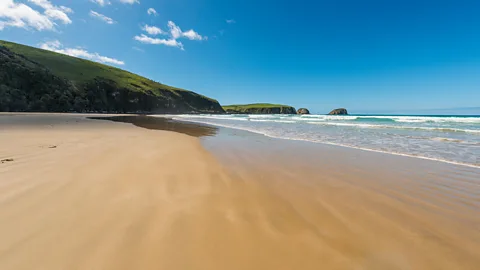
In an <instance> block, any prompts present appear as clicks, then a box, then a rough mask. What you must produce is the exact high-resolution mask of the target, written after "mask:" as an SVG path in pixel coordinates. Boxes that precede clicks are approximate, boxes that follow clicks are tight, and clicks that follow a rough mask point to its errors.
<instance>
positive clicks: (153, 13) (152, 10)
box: [147, 8, 158, 16]
mask: <svg viewBox="0 0 480 270" xmlns="http://www.w3.org/2000/svg"><path fill="white" fill-rule="evenodd" d="M147 13H148V15H154V16H157V15H158V13H157V11H156V10H155V9H154V8H149V9H148V10H147Z"/></svg>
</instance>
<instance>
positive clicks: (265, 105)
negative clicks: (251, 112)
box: [222, 103, 291, 111]
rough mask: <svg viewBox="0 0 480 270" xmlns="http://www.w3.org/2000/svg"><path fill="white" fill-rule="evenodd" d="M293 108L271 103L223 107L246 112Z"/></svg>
mask: <svg viewBox="0 0 480 270" xmlns="http://www.w3.org/2000/svg"><path fill="white" fill-rule="evenodd" d="M282 107H288V108H290V107H291V106H288V105H281V104H270V103H254V104H241V105H226V106H222V108H223V109H224V110H236V111H241V110H246V109H263V108H282Z"/></svg>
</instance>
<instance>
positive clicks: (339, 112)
mask: <svg viewBox="0 0 480 270" xmlns="http://www.w3.org/2000/svg"><path fill="white" fill-rule="evenodd" d="M329 115H348V112H347V109H344V108H339V109H335V110H333V111H331V112H330V113H329Z"/></svg>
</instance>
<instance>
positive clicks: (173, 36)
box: [133, 21, 208, 50]
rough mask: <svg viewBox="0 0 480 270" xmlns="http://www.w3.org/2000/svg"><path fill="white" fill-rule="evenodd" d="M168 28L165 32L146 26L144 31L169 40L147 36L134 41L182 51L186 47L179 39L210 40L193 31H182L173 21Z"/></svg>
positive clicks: (138, 37) (136, 37)
mask: <svg viewBox="0 0 480 270" xmlns="http://www.w3.org/2000/svg"><path fill="white" fill-rule="evenodd" d="M167 27H168V31H164V30H162V29H160V28H158V27H156V26H149V25H145V26H143V27H142V30H143V31H145V32H146V33H148V34H149V35H151V36H156V35H166V36H169V38H168V39H162V38H153V37H149V36H147V35H145V34H141V35H137V36H135V37H134V38H133V39H135V40H136V41H139V42H141V43H144V44H156V45H165V46H170V47H177V48H179V49H181V50H184V47H183V44H182V43H181V42H179V41H178V39H180V38H186V39H189V40H207V39H208V37H206V36H202V35H200V34H199V33H197V32H195V31H194V30H193V29H190V30H188V31H182V29H181V28H180V27H179V26H177V25H176V24H175V23H174V22H173V21H168V24H167Z"/></svg>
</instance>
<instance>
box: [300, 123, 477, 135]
mask: <svg viewBox="0 0 480 270" xmlns="http://www.w3.org/2000/svg"><path fill="white" fill-rule="evenodd" d="M307 123H308V124H313V125H322V126H343V127H359V128H390V129H407V130H425V131H442V132H465V133H472V134H480V129H461V128H450V127H413V126H393V125H374V124H363V123H354V124H352V123H331V122H307Z"/></svg>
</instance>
